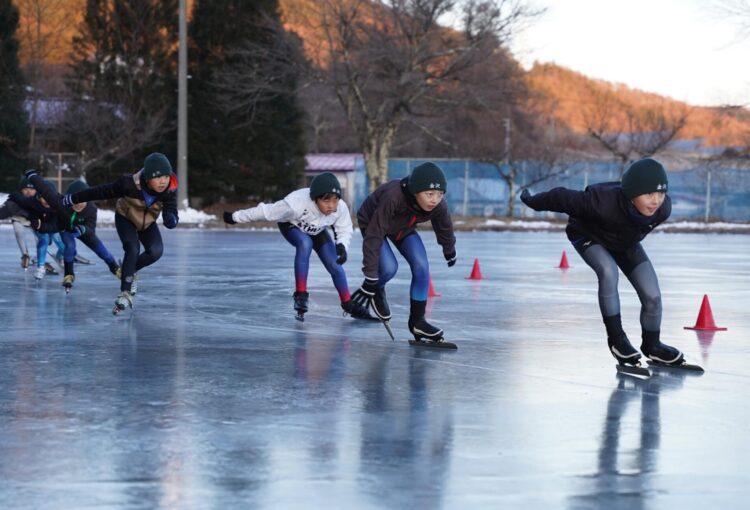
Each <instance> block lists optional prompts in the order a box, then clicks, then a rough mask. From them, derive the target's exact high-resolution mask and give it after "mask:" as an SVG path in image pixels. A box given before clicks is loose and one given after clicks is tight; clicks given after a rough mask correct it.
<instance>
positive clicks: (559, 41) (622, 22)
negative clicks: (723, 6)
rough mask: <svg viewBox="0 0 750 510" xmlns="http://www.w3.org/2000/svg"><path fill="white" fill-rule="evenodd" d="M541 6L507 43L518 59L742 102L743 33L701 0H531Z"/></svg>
mask: <svg viewBox="0 0 750 510" xmlns="http://www.w3.org/2000/svg"><path fill="white" fill-rule="evenodd" d="M532 1H533V4H532V5H534V6H537V7H546V8H547V12H546V13H545V14H544V15H543V16H542V18H541V19H538V20H536V21H535V22H534V23H533V24H532V25H531V26H530V27H529V28H527V29H525V31H524V32H522V33H521V34H520V35H519V36H518V37H517V39H516V41H515V43H514V44H513V45H512V49H513V52H514V54H515V56H516V58H518V59H519V60H520V61H521V63H522V64H523V65H524V66H525V67H526V68H529V67H530V66H531V64H533V62H534V60H538V61H540V62H555V63H557V64H559V65H562V66H564V67H568V68H570V69H573V70H575V71H578V72H580V73H583V74H585V75H587V76H590V77H592V78H600V79H604V80H607V81H611V82H618V83H624V84H625V85H628V86H629V87H633V88H637V89H641V90H645V91H647V92H656V93H657V94H662V95H667V96H670V97H673V98H675V99H679V100H682V101H687V102H688V103H690V104H692V105H717V104H726V103H731V104H745V105H748V104H750V39H744V40H743V39H742V38H740V37H739V31H738V25H737V24H735V22H734V21H733V20H730V19H727V18H726V17H723V16H721V15H719V14H718V13H717V12H716V9H715V8H712V7H711V6H710V3H711V2H710V1H701V0H682V1H680V0H629V1H628V0H619V1H618V0H532Z"/></svg>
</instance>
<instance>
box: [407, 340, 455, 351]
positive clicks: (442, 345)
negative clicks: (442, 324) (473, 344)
mask: <svg viewBox="0 0 750 510" xmlns="http://www.w3.org/2000/svg"><path fill="white" fill-rule="evenodd" d="M409 345H413V346H414V347H429V348H431V349H450V350H456V349H458V346H457V345H456V344H454V343H453V342H446V341H444V340H441V341H440V342H424V341H422V340H409Z"/></svg>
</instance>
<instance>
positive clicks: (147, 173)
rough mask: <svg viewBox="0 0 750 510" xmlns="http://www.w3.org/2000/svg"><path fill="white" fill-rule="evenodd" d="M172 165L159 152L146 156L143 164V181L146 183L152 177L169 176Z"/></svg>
mask: <svg viewBox="0 0 750 510" xmlns="http://www.w3.org/2000/svg"><path fill="white" fill-rule="evenodd" d="M171 174H172V165H171V164H170V162H169V160H168V159H167V157H166V156H165V155H164V154H162V153H161V152H154V153H151V154H149V155H148V156H146V160H145V161H144V162H143V179H144V180H146V181H148V180H151V179H153V178H154V177H161V176H162V175H171Z"/></svg>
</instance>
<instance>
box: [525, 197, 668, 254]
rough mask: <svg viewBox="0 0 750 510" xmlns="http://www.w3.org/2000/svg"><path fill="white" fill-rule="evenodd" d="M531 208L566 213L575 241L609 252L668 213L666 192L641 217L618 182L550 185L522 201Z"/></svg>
mask: <svg viewBox="0 0 750 510" xmlns="http://www.w3.org/2000/svg"><path fill="white" fill-rule="evenodd" d="M525 202H526V205H528V206H529V207H531V208H532V209H534V210H535V211H555V212H560V213H565V214H567V215H568V216H569V218H568V226H567V227H566V229H565V231H566V233H567V235H568V239H570V240H571V241H572V242H574V243H575V242H576V241H578V240H580V239H583V238H588V239H591V240H593V241H596V242H597V243H599V244H601V245H602V246H604V247H605V248H607V249H609V250H612V251H617V252H620V251H625V250H627V249H628V248H631V247H633V246H635V245H636V244H637V243H639V242H640V241H641V240H642V239H643V238H644V237H646V236H647V235H648V234H649V233H650V232H651V231H652V230H653V229H654V228H655V227H656V226H657V225H659V224H661V223H663V222H664V221H666V220H667V218H669V215H670V214H671V213H672V200H671V199H670V197H669V195H667V196H666V197H665V198H664V203H663V204H662V205H661V207H659V209H657V211H656V212H655V213H654V214H653V215H652V216H648V217H647V216H643V215H641V214H640V213H639V212H638V211H637V210H636V209H635V206H634V205H633V204H632V203H631V202H630V200H628V198H627V197H626V196H625V195H624V194H623V193H622V187H621V186H620V183H619V182H605V183H601V184H592V185H591V186H587V187H586V189H585V190H584V191H577V190H571V189H567V188H562V187H560V188H553V189H551V190H549V191H545V192H542V193H537V194H536V195H532V196H531V197H529V198H528V199H526V200H525Z"/></svg>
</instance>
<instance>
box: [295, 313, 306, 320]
mask: <svg viewBox="0 0 750 510" xmlns="http://www.w3.org/2000/svg"><path fill="white" fill-rule="evenodd" d="M294 318H295V319H297V320H298V321H300V322H305V314H303V313H298V314H297V315H295V316H294Z"/></svg>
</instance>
